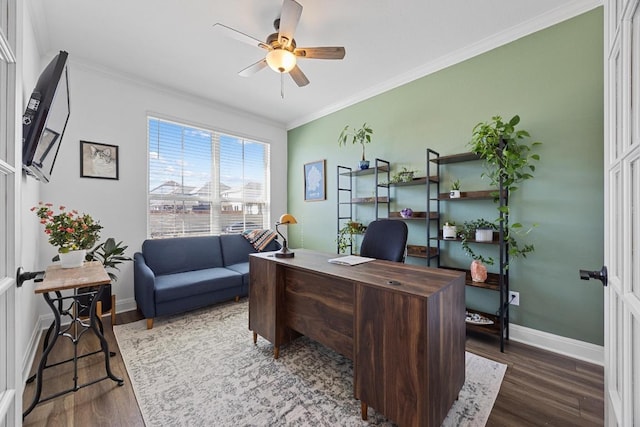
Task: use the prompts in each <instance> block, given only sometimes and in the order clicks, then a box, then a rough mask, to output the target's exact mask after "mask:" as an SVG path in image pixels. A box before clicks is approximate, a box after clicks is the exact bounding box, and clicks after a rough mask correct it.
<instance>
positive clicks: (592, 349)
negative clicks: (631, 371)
mask: <svg viewBox="0 0 640 427" xmlns="http://www.w3.org/2000/svg"><path fill="white" fill-rule="evenodd" d="M509 339H511V340H512V341H517V342H520V343H523V344H527V345H530V346H533V347H538V348H541V349H543V350H547V351H551V352H553V353H558V354H562V355H565V356H569V357H573V358H574V359H578V360H583V361H585V362H589V363H594V364H596V365H600V366H603V365H604V347H603V346H599V345H595V344H591V343H588V342H584V341H579V340H575V339H572V338H566V337H562V336H560V335H554V334H550V333H548V332H543V331H538V330H536V329H531V328H527V327H524V326H520V325H516V324H513V323H511V324H509Z"/></svg>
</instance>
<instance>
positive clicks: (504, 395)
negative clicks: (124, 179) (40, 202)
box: [23, 311, 604, 427]
mask: <svg viewBox="0 0 640 427" xmlns="http://www.w3.org/2000/svg"><path fill="white" fill-rule="evenodd" d="M139 319H140V315H139V314H138V313H136V312H135V311H133V312H127V313H121V314H118V315H117V319H116V321H117V322H118V323H127V322H132V321H136V320H139ZM103 321H104V322H105V336H106V337H107V340H108V341H109V346H110V347H109V348H110V350H112V351H115V352H116V353H117V354H116V356H114V357H112V358H111V359H110V360H111V368H112V370H113V372H114V373H115V374H116V375H117V376H121V377H122V378H124V381H125V382H124V385H123V386H118V385H117V384H116V383H115V382H113V381H111V380H104V381H101V382H99V383H96V384H94V385H91V386H89V387H86V388H82V389H80V390H78V391H77V392H75V393H69V394H66V395H64V396H61V397H58V398H55V399H52V400H50V401H47V402H44V403H41V404H39V405H37V406H36V407H35V409H34V410H33V411H32V412H31V414H29V415H28V416H27V417H26V418H25V420H24V426H74V427H85V426H133V427H135V426H144V422H143V420H142V415H141V414H140V410H139V408H138V405H137V402H136V398H135V396H134V393H133V389H132V387H131V382H130V380H129V377H128V376H127V372H126V369H125V367H124V363H123V361H122V358H121V357H120V352H119V349H118V346H117V343H116V341H115V338H114V336H113V332H112V329H111V326H110V323H109V322H110V321H109V316H105V317H104V318H103ZM67 341H69V340H67V339H65V340H62V339H60V340H58V342H57V343H56V348H54V350H53V352H52V354H51V355H50V357H49V359H50V362H51V363H52V362H53V361H61V360H64V359H65V358H68V357H70V356H72V354H73V353H72V351H73V350H72V349H73V346H72V345H71V344H70V343H67ZM80 343H81V345H79V347H78V349H79V351H81V352H82V351H87V349H91V350H93V349H95V348H98V340H97V339H96V338H95V337H94V336H90V335H87V336H86V337H83V338H82V339H81V340H80ZM59 344H60V345H59ZM40 347H41V346H40ZM466 347H467V350H469V351H471V352H473V353H476V354H478V355H480V356H483V357H486V358H488V359H493V360H496V361H498V362H501V363H505V364H507V365H508V368H507V373H506V375H505V378H504V381H503V383H502V387H501V389H500V393H499V395H498V398H497V400H496V403H495V405H494V407H493V411H492V413H491V416H490V418H489V421H488V423H487V426H489V427H491V426H509V427H514V426H518V427H519V426H562V427H564V426H580V427H585V426H602V425H603V424H604V379H603V369H602V367H600V366H597V365H592V364H589V363H586V362H582V361H579V360H575V359H572V358H569V357H565V356H561V355H558V354H555V353H550V352H547V351H543V350H540V349H537V348H535V347H530V346H527V345H523V344H519V343H516V342H509V343H508V344H507V345H506V348H505V352H504V353H500V349H499V346H498V344H497V341H496V338H494V337H491V336H485V335H481V334H471V333H469V335H468V336H467V345H466ZM91 350H89V351H91ZM39 357H40V351H39V352H38V354H37V356H36V362H37V361H38V360H39ZM36 362H34V366H33V367H32V372H35V371H36V370H37V365H36V364H35V363H36ZM72 365H73V364H72V363H67V364H64V365H60V366H58V367H55V368H50V369H47V370H45V374H44V387H43V396H47V395H49V394H51V393H54V392H55V391H59V390H63V389H65V388H68V387H70V386H72V385H73V369H72ZM103 373H104V362H103V359H102V356H100V355H96V356H90V357H87V358H83V359H81V361H80V363H79V370H78V377H79V381H81V382H84V381H86V380H87V379H91V378H98V377H100V376H102V375H103ZM34 391H35V384H34V383H31V384H27V385H26V387H25V391H24V394H23V408H26V407H27V406H28V405H29V404H30V403H31V400H32V396H33V393H34Z"/></svg>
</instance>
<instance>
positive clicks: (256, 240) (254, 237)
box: [242, 230, 277, 251]
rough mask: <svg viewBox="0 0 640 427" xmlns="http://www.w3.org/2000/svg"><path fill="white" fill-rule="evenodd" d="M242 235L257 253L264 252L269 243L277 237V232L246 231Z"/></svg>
mask: <svg viewBox="0 0 640 427" xmlns="http://www.w3.org/2000/svg"><path fill="white" fill-rule="evenodd" d="M242 235H243V236H244V238H245V239H247V240H248V241H249V243H251V244H252V245H253V247H254V248H255V249H256V250H257V251H261V250H263V249H264V248H265V247H266V246H267V245H268V244H269V242H271V241H272V240H273V239H275V238H276V237H277V234H276V233H275V231H271V230H246V231H244V232H243V233H242Z"/></svg>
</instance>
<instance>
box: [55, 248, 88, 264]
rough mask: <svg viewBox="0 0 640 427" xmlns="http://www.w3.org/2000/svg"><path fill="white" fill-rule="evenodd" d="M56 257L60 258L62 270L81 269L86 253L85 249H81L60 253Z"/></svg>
mask: <svg viewBox="0 0 640 427" xmlns="http://www.w3.org/2000/svg"><path fill="white" fill-rule="evenodd" d="M58 255H59V256H60V266H61V267H62V268H77V267H82V263H83V262H84V258H85V256H86V255H87V251H86V249H81V250H78V251H69V252H65V253H62V252H60V253H59V254H58Z"/></svg>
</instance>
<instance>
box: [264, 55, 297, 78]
mask: <svg viewBox="0 0 640 427" xmlns="http://www.w3.org/2000/svg"><path fill="white" fill-rule="evenodd" d="M266 59H267V64H269V67H271V69H272V70H273V71H275V72H277V73H288V72H289V71H291V70H292V69H293V67H295V66H296V56H295V55H294V54H293V53H291V52H289V51H288V50H286V49H273V50H272V51H270V52H269V53H267V58H266Z"/></svg>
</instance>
